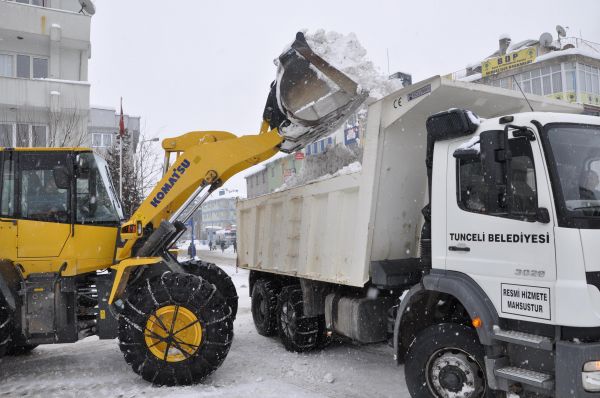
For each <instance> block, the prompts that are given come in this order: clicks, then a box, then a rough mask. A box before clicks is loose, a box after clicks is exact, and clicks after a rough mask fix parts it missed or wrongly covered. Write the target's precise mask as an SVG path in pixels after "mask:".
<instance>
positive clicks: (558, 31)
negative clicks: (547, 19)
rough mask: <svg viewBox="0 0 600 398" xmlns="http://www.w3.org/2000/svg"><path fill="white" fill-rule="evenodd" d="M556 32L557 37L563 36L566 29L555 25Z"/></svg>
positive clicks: (565, 33)
mask: <svg viewBox="0 0 600 398" xmlns="http://www.w3.org/2000/svg"><path fill="white" fill-rule="evenodd" d="M567 28H568V26H567ZM556 32H557V33H558V37H565V36H566V35H567V30H566V29H565V28H563V27H562V26H560V25H556Z"/></svg>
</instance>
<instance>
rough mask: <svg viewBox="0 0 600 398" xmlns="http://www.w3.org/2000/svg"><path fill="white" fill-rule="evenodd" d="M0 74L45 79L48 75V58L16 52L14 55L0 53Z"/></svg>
mask: <svg viewBox="0 0 600 398" xmlns="http://www.w3.org/2000/svg"><path fill="white" fill-rule="evenodd" d="M15 59H16V62H15ZM0 76H4V77H20V78H23V79H31V78H34V79H46V78H47V77H48V58H41V57H32V56H30V55H24V54H17V55H16V56H14V55H12V54H0Z"/></svg>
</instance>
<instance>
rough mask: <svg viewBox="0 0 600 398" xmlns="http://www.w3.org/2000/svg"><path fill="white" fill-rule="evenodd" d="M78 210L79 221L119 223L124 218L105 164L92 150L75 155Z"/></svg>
mask: <svg viewBox="0 0 600 398" xmlns="http://www.w3.org/2000/svg"><path fill="white" fill-rule="evenodd" d="M76 184H77V187H76V188H77V197H76V203H77V212H76V221H77V223H81V224H103V225H118V224H119V223H120V221H121V219H123V212H122V210H121V204H120V202H119V200H118V198H117V195H116V192H115V190H114V187H113V184H112V181H111V179H110V174H109V173H108V165H107V163H106V161H105V160H104V159H102V158H101V157H99V156H97V155H94V154H92V153H81V154H79V155H78V156H77V183H76Z"/></svg>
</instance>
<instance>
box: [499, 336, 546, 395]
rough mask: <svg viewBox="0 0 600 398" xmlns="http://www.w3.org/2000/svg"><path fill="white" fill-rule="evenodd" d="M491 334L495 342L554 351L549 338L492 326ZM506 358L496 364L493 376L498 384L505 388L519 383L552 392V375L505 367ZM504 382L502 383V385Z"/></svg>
mask: <svg viewBox="0 0 600 398" xmlns="http://www.w3.org/2000/svg"><path fill="white" fill-rule="evenodd" d="M492 334H493V336H494V339H495V340H498V341H502V342H505V343H509V344H514V345H517V346H523V347H530V348H534V349H538V350H544V351H552V350H553V349H554V340H553V339H551V338H550V337H546V336H540V335H537V334H531V333H525V332H520V331H516V330H503V329H501V328H500V327H499V326H497V325H494V327H493V330H492ZM507 362H508V358H506V359H505V360H504V361H500V362H497V365H496V366H498V367H497V368H496V369H494V375H495V376H496V378H497V379H499V380H498V381H499V383H500V384H505V383H506V384H505V386H506V387H508V385H510V384H513V383H521V384H524V385H528V386H532V387H535V388H538V389H542V390H547V391H552V390H553V389H554V375H552V374H548V373H543V372H538V371H535V370H529V369H523V368H519V367H516V366H510V365H507ZM502 381H504V383H502Z"/></svg>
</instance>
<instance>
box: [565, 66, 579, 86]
mask: <svg viewBox="0 0 600 398" xmlns="http://www.w3.org/2000/svg"><path fill="white" fill-rule="evenodd" d="M565 78H566V79H565V80H566V84H567V91H568V92H576V91H577V75H576V74H575V64H574V63H573V62H567V63H565Z"/></svg>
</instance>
